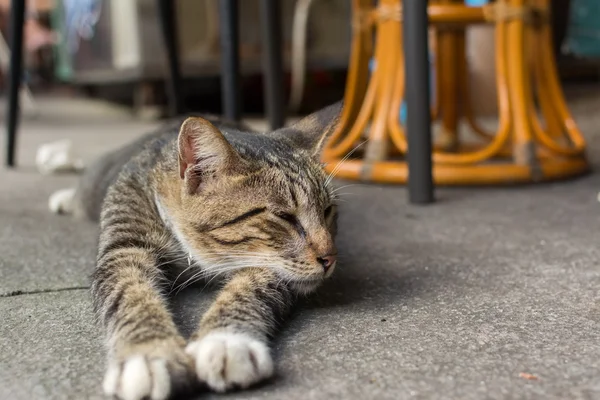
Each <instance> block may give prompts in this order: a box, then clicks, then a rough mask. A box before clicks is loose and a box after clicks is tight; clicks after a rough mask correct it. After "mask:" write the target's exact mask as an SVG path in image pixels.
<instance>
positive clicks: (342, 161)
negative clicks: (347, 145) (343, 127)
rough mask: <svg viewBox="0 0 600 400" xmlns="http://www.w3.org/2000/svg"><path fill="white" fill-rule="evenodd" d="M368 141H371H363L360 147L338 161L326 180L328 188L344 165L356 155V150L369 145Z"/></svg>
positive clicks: (357, 146)
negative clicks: (366, 144)
mask: <svg viewBox="0 0 600 400" xmlns="http://www.w3.org/2000/svg"><path fill="white" fill-rule="evenodd" d="M368 140H369V139H366V140H364V141H362V142H361V143H359V144H358V145H356V147H355V148H353V149H352V150H350V151H349V152H348V154H346V155H345V156H344V157H343V158H342V159H341V160H340V161H338V163H337V164H336V165H335V167H334V168H333V170H332V171H331V173H330V174H329V175H328V176H327V179H325V186H326V187H329V184H330V183H331V181H333V178H335V175H336V174H337V173H338V171H339V170H340V168H341V167H342V165H343V164H344V163H345V162H346V161H347V160H348V159H349V158H350V157H351V156H352V154H354V152H356V150H358V149H359V148H360V147H361V146H362V145H363V144H365V143H367V142H368Z"/></svg>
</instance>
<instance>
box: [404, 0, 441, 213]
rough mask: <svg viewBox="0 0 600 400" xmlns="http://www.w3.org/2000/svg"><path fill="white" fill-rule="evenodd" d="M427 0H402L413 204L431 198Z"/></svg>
mask: <svg viewBox="0 0 600 400" xmlns="http://www.w3.org/2000/svg"><path fill="white" fill-rule="evenodd" d="M427 3H428V2H427V1H426V0H404V6H403V14H404V16H403V18H402V20H403V26H404V35H403V36H404V59H405V60H406V61H405V62H406V108H407V113H406V114H407V120H406V125H407V127H406V130H407V133H408V196H409V201H410V202H411V203H415V204H426V203H432V202H433V201H434V195H433V178H432V165H431V114H430V108H429V107H430V105H429V104H430V103H429V97H430V95H429V60H428V53H429V49H428V43H427V36H428V33H427V26H428V21H427V19H428V18H427Z"/></svg>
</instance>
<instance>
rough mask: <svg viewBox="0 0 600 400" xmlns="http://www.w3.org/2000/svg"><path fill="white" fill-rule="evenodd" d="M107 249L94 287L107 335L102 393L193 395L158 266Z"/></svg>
mask: <svg viewBox="0 0 600 400" xmlns="http://www.w3.org/2000/svg"><path fill="white" fill-rule="evenodd" d="M117 244H118V243H117ZM105 248H109V249H110V250H109V251H106V252H103V250H101V251H100V254H99V261H98V266H97V268H96V271H95V273H94V279H93V286H92V292H93V297H94V305H95V308H96V312H97V316H98V318H99V319H100V320H101V321H102V322H103V323H104V325H105V327H106V329H107V331H108V332H107V333H108V338H107V339H108V351H109V354H108V370H107V373H106V375H105V378H104V383H103V388H104V392H105V393H106V394H107V395H109V396H113V397H116V398H118V399H121V400H142V399H148V400H165V399H167V398H169V397H170V396H171V395H172V394H173V393H174V392H178V391H180V390H189V389H190V388H191V386H192V385H193V383H194V382H195V381H196V379H195V376H194V370H193V364H192V360H191V358H190V357H189V356H188V355H187V354H186V353H185V351H184V348H185V344H186V343H185V340H184V339H183V337H181V335H180V334H179V332H178V330H177V327H176V326H175V323H174V322H173V320H172V318H171V315H170V314H169V312H168V310H167V307H166V304H165V300H164V299H163V297H162V295H161V293H160V291H159V280H160V276H159V272H158V270H157V268H156V260H155V259H154V257H153V256H152V254H151V253H150V252H148V251H147V250H145V249H141V248H136V247H127V246H123V247H119V246H117V245H114V247H111V246H105Z"/></svg>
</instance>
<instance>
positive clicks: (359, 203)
mask: <svg viewBox="0 0 600 400" xmlns="http://www.w3.org/2000/svg"><path fill="white" fill-rule="evenodd" d="M579 94H580V95H579V96H574V97H571V102H570V104H571V107H572V109H573V110H574V114H575V117H576V119H577V121H578V122H579V124H580V126H581V128H582V129H583V131H584V133H585V134H586V136H587V138H588V140H589V145H590V151H589V153H590V158H591V160H592V161H594V162H595V163H597V160H599V159H600V116H599V115H600V114H598V110H599V109H600V95H598V91H597V90H596V91H595V92H594V91H585V92H583V94H582V93H579ZM40 101H41V102H42V115H41V116H40V117H39V118H38V119H37V120H27V119H26V120H25V121H24V122H23V126H22V132H21V136H20V138H19V141H20V150H19V164H20V166H19V168H18V169H16V170H5V169H2V170H0V182H1V183H2V184H1V185H0V221H1V223H0V316H1V317H2V323H1V324H0V399H14V400H21V399H22V400H29V399H101V398H102V396H101V392H100V382H101V378H102V374H103V371H104V352H103V347H102V346H103V345H102V337H101V333H100V332H99V330H98V329H97V327H96V326H95V325H94V324H93V318H92V315H91V309H90V299H89V295H88V291H87V289H85V288H86V287H87V285H88V275H89V272H90V270H91V267H92V265H93V260H94V242H95V237H96V232H97V228H96V226H95V225H93V224H89V223H85V222H76V221H72V220H70V219H68V218H64V217H57V216H53V215H50V214H49V213H48V212H47V205H46V203H47V198H48V195H49V194H50V193H51V192H52V191H54V190H56V189H59V188H61V187H64V186H68V185H69V184H71V183H72V182H73V181H74V180H75V179H76V178H75V177H74V176H70V175H65V176H50V177H45V176H41V175H39V174H38V173H37V172H36V171H35V169H34V167H33V160H34V155H35V149H36V148H37V146H38V145H39V144H41V143H45V142H49V141H53V140H57V139H61V138H65V137H68V138H71V139H73V141H74V142H75V145H76V147H77V149H78V150H80V152H81V154H82V156H83V157H84V158H85V159H90V158H91V157H93V156H95V155H97V154H99V153H101V152H103V151H104V150H106V149H108V148H110V147H114V146H118V145H119V144H121V143H124V142H126V141H128V140H130V139H131V138H133V137H135V136H136V135H139V134H141V133H143V132H145V131H147V129H148V128H149V127H150V125H152V124H149V123H141V122H137V121H134V120H132V119H131V118H130V117H129V116H128V115H127V114H126V113H124V112H122V111H120V110H116V109H113V108H112V107H108V106H105V105H102V104H95V103H94V104H89V103H87V102H81V101H77V102H73V101H67V100H61V101H56V100H54V101H44V100H43V99H42V100H40ZM599 189H600V175H599V174H591V175H588V176H586V177H584V178H581V179H577V180H572V181H568V182H560V183H551V184H544V185H537V186H521V187H514V188H488V189H476V188H473V189H440V190H438V199H439V201H438V202H437V203H435V204H433V205H430V206H427V207H417V206H411V205H409V204H407V201H406V193H405V190H404V189H403V188H400V187H391V186H378V185H356V186H350V187H348V188H346V189H344V191H345V192H346V193H348V195H347V196H345V197H343V198H344V200H345V202H343V203H342V206H341V208H342V209H341V213H342V216H341V221H340V237H339V247H340V252H341V263H340V267H339V270H338V271H337V272H336V274H335V275H334V278H333V279H332V280H331V281H330V282H328V284H327V285H326V286H325V287H323V288H322V290H320V292H319V293H318V294H317V295H316V296H314V297H312V298H310V299H308V300H306V301H304V302H303V304H302V305H301V307H300V308H299V310H298V311H297V313H296V314H295V316H294V318H293V319H292V320H291V321H290V322H289V323H288V324H287V325H286V326H285V328H284V330H283V332H282V335H281V337H280V338H279V339H278V340H277V341H276V343H275V345H274V347H275V348H274V353H275V356H276V360H277V376H276V377H275V379H273V380H272V381H271V382H269V383H267V384H265V385H262V386H260V387H258V388H255V389H253V390H250V391H248V392H243V393H234V394H230V395H227V396H217V395H213V394H208V393H202V394H199V395H198V398H215V399H216V398H219V397H226V398H243V399H303V400H308V399H328V400H330V399H357V400H359V399H467V400H468V399H483V398H485V399H597V398H600V362H599V360H600V329H599V327H600V326H599V321H600V302H599V297H598V293H599V292H598V288H599V285H600V268H598V260H599V259H600V248H599V246H598V243H599V242H600V204H598V202H597V200H596V194H597V192H598V190H599ZM200 289H201V288H193V289H190V290H186V291H185V292H183V293H182V294H181V295H179V296H178V297H177V298H176V299H175V301H174V302H175V304H174V306H173V309H174V311H175V317H176V320H177V321H178V323H179V324H180V326H181V328H182V330H183V331H184V332H189V331H190V330H191V328H192V327H193V326H194V324H195V322H196V321H197V319H198V314H199V311H201V310H202V309H204V308H205V307H206V306H207V304H208V302H209V301H210V298H211V296H212V295H213V293H212V292H210V291H202V290H200ZM521 373H527V374H532V375H534V376H535V377H537V379H535V380H530V379H525V378H524V377H522V376H520V374H521Z"/></svg>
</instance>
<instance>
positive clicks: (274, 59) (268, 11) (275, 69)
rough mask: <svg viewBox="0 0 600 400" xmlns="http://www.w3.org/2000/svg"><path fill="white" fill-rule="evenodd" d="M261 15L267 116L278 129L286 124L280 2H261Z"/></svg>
mask: <svg viewBox="0 0 600 400" xmlns="http://www.w3.org/2000/svg"><path fill="white" fill-rule="evenodd" d="M260 13H261V24H260V25H261V33H262V42H263V63H264V69H263V76H264V79H265V96H266V105H267V114H268V117H269V123H270V124H271V129H277V128H281V127H282V126H283V124H284V123H285V111H284V107H285V104H284V98H283V97H284V91H283V89H284V88H283V60H282V48H281V47H282V45H281V37H282V29H281V3H280V0H261V1H260Z"/></svg>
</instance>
